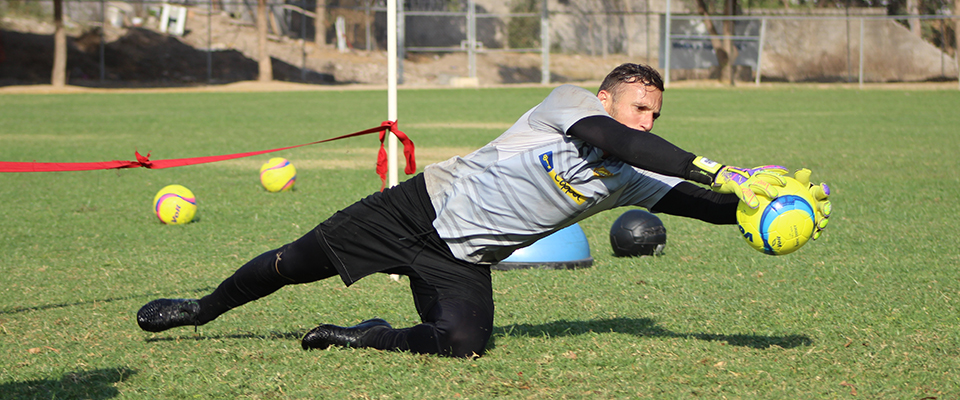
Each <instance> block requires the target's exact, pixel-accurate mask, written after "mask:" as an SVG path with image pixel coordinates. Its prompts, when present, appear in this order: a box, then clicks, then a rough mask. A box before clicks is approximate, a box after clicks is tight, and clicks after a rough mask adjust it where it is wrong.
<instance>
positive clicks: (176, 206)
mask: <svg viewBox="0 0 960 400" xmlns="http://www.w3.org/2000/svg"><path fill="white" fill-rule="evenodd" d="M153 210H154V212H156V213H157V218H158V219H160V222H163V223H164V224H168V225H181V224H186V223H188V222H190V221H192V220H193V217H194V216H195V215H196V214H197V199H196V197H194V195H193V192H191V191H190V189H187V188H185V187H183V186H181V185H168V186H165V187H164V188H163V189H160V191H159V192H157V195H156V196H154V197H153Z"/></svg>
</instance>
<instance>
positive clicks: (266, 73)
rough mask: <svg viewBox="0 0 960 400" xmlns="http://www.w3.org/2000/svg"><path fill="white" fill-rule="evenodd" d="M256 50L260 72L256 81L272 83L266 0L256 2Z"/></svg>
mask: <svg viewBox="0 0 960 400" xmlns="http://www.w3.org/2000/svg"><path fill="white" fill-rule="evenodd" d="M257 49H258V55H257V57H258V58H259V71H260V74H259V75H258V77H257V80H258V81H260V82H269V81H272V80H273V66H272V65H271V64H270V54H268V53H267V0H257Z"/></svg>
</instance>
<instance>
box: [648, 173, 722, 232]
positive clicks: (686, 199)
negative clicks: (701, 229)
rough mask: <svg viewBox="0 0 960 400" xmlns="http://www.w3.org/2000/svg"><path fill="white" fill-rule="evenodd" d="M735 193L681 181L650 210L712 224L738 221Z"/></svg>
mask: <svg viewBox="0 0 960 400" xmlns="http://www.w3.org/2000/svg"><path fill="white" fill-rule="evenodd" d="M739 202H740V199H739V198H737V196H736V195H733V194H722V193H717V192H714V191H710V190H707V189H704V188H702V187H700V186H697V185H694V184H692V183H689V182H680V183H679V184H677V186H674V187H673V189H670V191H669V192H667V194H665V195H663V197H662V198H661V199H660V201H658V202H657V204H655V205H654V206H653V207H651V208H650V211H653V212H660V213H665V214H670V215H678V216H681V217H688V218H696V219H699V220H701V221H704V222H709V223H712V224H735V223H737V214H736V211H737V204H738V203H739Z"/></svg>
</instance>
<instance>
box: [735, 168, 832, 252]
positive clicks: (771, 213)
mask: <svg viewBox="0 0 960 400" xmlns="http://www.w3.org/2000/svg"><path fill="white" fill-rule="evenodd" d="M784 180H785V181H786V185H785V186H784V187H782V188H777V189H778V192H779V197H777V198H776V199H773V200H772V201H771V200H770V199H769V198H767V197H766V196H763V195H757V199H759V200H760V206H759V207H757V208H756V209H752V208H750V207H748V206H747V205H746V204H744V203H743V202H740V205H739V206H738V207H737V224H739V226H740V233H741V234H743V239H744V240H746V241H747V243H748V244H750V247H753V248H754V249H756V250H757V251H760V252H762V253H764V254H769V255H776V256H779V255H784V254H790V253H792V252H794V251H797V249H799V248H800V247H801V246H803V245H804V244H805V243H807V241H808V240H810V237H811V236H812V235H813V229H814V221H816V214H815V211H814V210H815V207H816V202H815V201H814V199H813V196H812V195H811V194H810V191H809V189H808V188H807V187H806V186H805V185H803V184H801V183H800V182H799V181H797V180H796V179H793V178H790V177H784Z"/></svg>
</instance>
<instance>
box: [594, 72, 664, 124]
mask: <svg viewBox="0 0 960 400" xmlns="http://www.w3.org/2000/svg"><path fill="white" fill-rule="evenodd" d="M614 90H615V91H619V93H618V94H617V95H616V96H614V95H613V93H610V92H608V91H606V90H601V91H600V93H597V98H599V99H600V102H601V103H603V109H604V110H607V114H610V116H611V117H613V119H615V120H617V121H618V122H620V123H621V124H624V125H626V126H628V127H630V128H633V129H638V130H641V131H647V132H649V131H651V130H653V122H654V121H656V119H657V118H659V117H660V105H661V103H662V102H663V92H661V91H660V90H659V89H657V88H656V87H654V86H646V85H644V84H643V83H640V82H635V83H624V84H621V86H620V88H614Z"/></svg>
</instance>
